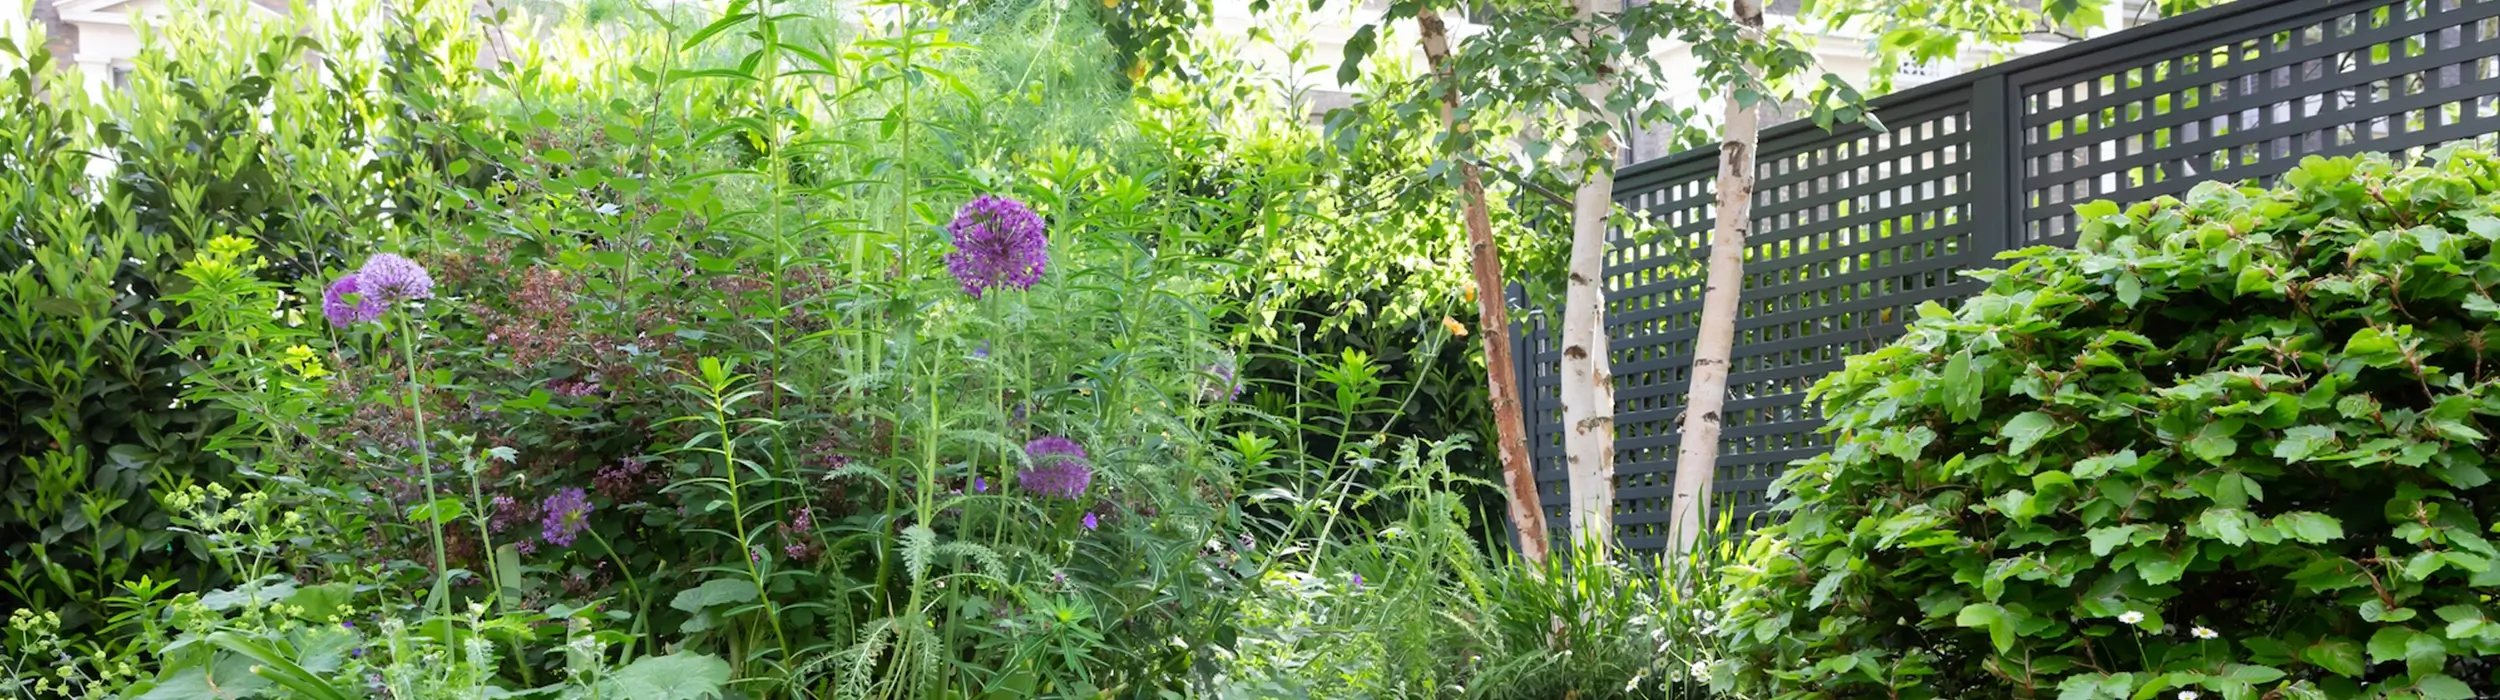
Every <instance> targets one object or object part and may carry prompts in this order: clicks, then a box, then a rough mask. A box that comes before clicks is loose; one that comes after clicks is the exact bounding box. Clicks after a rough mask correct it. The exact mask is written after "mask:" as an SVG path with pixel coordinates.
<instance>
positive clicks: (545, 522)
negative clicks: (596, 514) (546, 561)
mask: <svg viewBox="0 0 2500 700" xmlns="http://www.w3.org/2000/svg"><path fill="white" fill-rule="evenodd" d="M538 509H539V511H540V512H541V513H542V515H541V516H540V520H539V533H538V536H539V537H542V538H545V539H546V540H547V544H552V545H555V546H558V547H570V546H573V540H574V538H577V537H580V536H581V534H582V531H583V530H588V529H590V495H589V494H586V493H583V492H582V490H581V489H574V488H568V489H561V490H558V491H556V494H555V495H553V496H548V497H547V501H546V503H543V504H541V505H540V506H539V508H538Z"/></svg>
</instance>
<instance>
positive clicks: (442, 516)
mask: <svg viewBox="0 0 2500 700" xmlns="http://www.w3.org/2000/svg"><path fill="white" fill-rule="evenodd" d="M468 512H469V509H468V507H467V506H464V505H461V503H460V499H457V498H450V497H444V498H439V499H435V501H434V502H432V503H420V504H417V505H413V506H409V507H408V519H409V520H413V521H416V522H420V523H424V522H432V523H449V522H452V521H455V520H459V519H460V516H462V515H464V514H467V513H468Z"/></svg>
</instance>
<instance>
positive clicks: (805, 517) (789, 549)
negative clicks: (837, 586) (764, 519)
mask: <svg viewBox="0 0 2500 700" xmlns="http://www.w3.org/2000/svg"><path fill="white" fill-rule="evenodd" d="M780 527H781V539H782V542H783V544H782V546H781V553H782V554H784V555H787V556H789V557H790V558H791V559H794V560H798V561H807V560H809V559H814V558H816V555H817V554H820V553H823V552H824V547H823V546H822V545H820V544H818V543H817V542H816V511H815V509H813V508H808V507H805V506H801V507H798V508H792V509H790V519H789V520H788V521H786V522H783V523H781V525H780Z"/></svg>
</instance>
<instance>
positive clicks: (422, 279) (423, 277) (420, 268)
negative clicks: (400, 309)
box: [356, 253, 434, 304]
mask: <svg viewBox="0 0 2500 700" xmlns="http://www.w3.org/2000/svg"><path fill="white" fill-rule="evenodd" d="M356 275H357V277H359V278H360V279H359V283H360V284H362V285H363V287H364V291H365V293H366V294H368V295H371V296H372V297H373V298H375V299H378V300H381V302H382V303H384V304H395V303H399V302H403V301H408V300H410V299H432V298H434V276H433V275H431V274H427V273H426V271H425V266H424V265H419V264H417V261H414V260H410V259H407V258H403V257H400V256H398V255H393V254H390V253H380V254H377V255H374V256H373V257H370V258H366V259H365V267H364V269H362V270H357V271H356Z"/></svg>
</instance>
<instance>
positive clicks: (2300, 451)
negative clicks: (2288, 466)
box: [2274, 425, 2335, 462]
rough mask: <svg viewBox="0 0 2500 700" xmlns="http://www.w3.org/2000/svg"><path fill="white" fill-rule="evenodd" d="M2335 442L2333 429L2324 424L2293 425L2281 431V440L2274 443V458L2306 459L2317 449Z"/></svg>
mask: <svg viewBox="0 0 2500 700" xmlns="http://www.w3.org/2000/svg"><path fill="white" fill-rule="evenodd" d="M2334 444H2335V429H2334V428H2333V427H2329V426H2324V425H2301V426H2293V427H2292V428H2290V429H2287V430H2284V431H2283V440H2282V441H2281V442H2277V443H2274V458H2275V459H2280V460H2283V461H2286V462H2301V461H2307V460H2308V459H2309V457H2310V456H2311V455H2315V454H2317V453H2318V451H2319V450H2324V449H2326V448H2327V447H2328V446H2331V445H2334Z"/></svg>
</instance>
